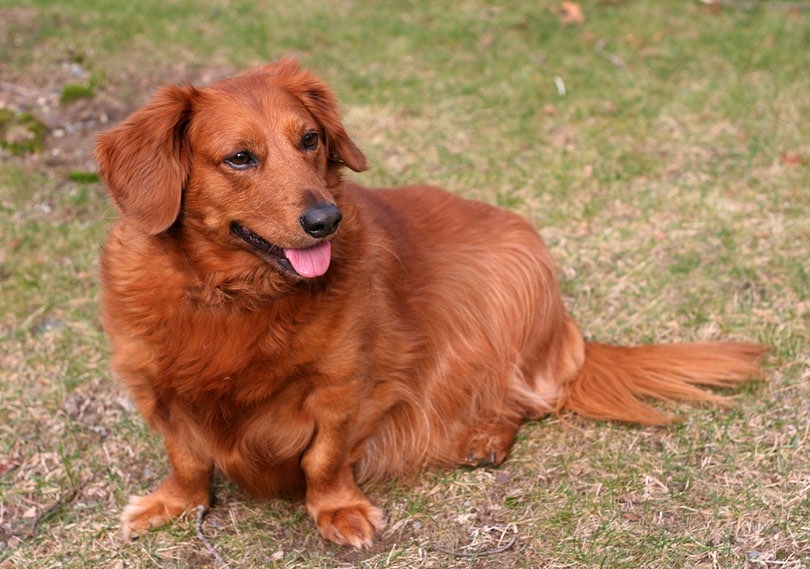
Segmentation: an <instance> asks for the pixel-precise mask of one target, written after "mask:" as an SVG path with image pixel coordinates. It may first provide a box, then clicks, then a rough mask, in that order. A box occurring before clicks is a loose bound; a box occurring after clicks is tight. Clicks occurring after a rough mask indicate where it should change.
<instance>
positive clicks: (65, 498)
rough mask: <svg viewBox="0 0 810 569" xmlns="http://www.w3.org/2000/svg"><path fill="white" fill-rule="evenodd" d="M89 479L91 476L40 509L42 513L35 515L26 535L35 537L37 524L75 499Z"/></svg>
mask: <svg viewBox="0 0 810 569" xmlns="http://www.w3.org/2000/svg"><path fill="white" fill-rule="evenodd" d="M90 480H92V478H88V479H87V480H85V481H84V482H82V483H81V484H78V485H76V486H74V487H73V488H71V489H70V490H68V491H67V492H65V493H64V494H62V495H61V496H59V498H57V499H56V501H55V502H54V503H52V504H51V505H50V506H48V507H47V508H45V509H44V510H42V513H40V514H39V515H38V516H37V519H35V520H34V524H33V525H32V526H31V531H30V532H29V534H28V535H29V536H30V537H32V538H33V537H36V535H37V530H38V529H39V524H41V523H42V522H43V521H45V520H46V519H48V518H49V517H50V516H51V515H53V513H54V512H56V511H57V510H59V509H61V508H63V507H65V506H67V505H68V504H70V503H71V502H72V501H73V500H75V499H76V496H78V495H79V492H81V491H82V489H83V488H84V487H85V486H87V485H88V484H89V483H90Z"/></svg>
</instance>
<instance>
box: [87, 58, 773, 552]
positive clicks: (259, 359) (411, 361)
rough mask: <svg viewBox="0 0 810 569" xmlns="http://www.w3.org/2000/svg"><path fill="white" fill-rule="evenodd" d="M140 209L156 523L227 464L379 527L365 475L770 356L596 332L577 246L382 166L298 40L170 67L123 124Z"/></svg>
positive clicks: (131, 322) (138, 511)
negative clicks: (287, 52) (620, 343)
mask: <svg viewBox="0 0 810 569" xmlns="http://www.w3.org/2000/svg"><path fill="white" fill-rule="evenodd" d="M96 156H97V160H98V163H99V170H100V174H101V176H102V178H103V180H104V181H105V183H106V185H107V187H108V189H109V193H110V195H111V196H112V199H113V200H114V201H115V204H116V205H117V207H118V209H119V210H120V218H119V220H118V221H117V223H115V225H113V227H112V228H111V230H110V233H109V236H108V238H107V241H106V245H105V247H104V252H103V259H102V280H103V293H102V305H103V308H102V312H103V322H104V326H105V329H106V331H107V333H108V335H109V337H110V339H111V341H112V344H113V348H114V355H113V361H112V368H113V370H114V372H115V374H116V375H117V376H118V377H119V378H120V380H121V382H122V383H123V384H124V385H125V386H126V387H127V388H128V390H129V391H130V393H131V394H132V397H133V398H134V400H135V403H136V404H137V406H138V409H139V410H140V412H141V414H142V415H143V417H144V418H145V420H146V421H147V422H148V424H149V425H150V426H151V427H152V428H154V429H155V430H157V431H158V432H159V433H160V434H161V435H162V436H163V438H164V440H165V444H166V451H167V454H168V457H169V462H170V463H171V473H170V474H169V476H168V477H167V478H166V479H165V480H164V481H163V483H162V484H161V485H160V486H159V487H158V488H157V489H156V490H155V491H154V492H152V493H151V494H149V495H148V496H145V497H133V498H131V500H130V502H129V505H127V507H126V508H125V509H124V512H123V514H122V521H123V531H124V534H125V535H126V536H129V537H133V536H137V535H138V534H140V533H142V532H144V531H145V530H147V529H148V528H151V527H155V526H158V525H161V524H163V523H165V522H167V521H168V520H170V519H171V518H172V517H174V516H176V515H178V514H180V513H181V512H183V511H184V510H186V509H188V508H191V507H194V506H197V505H203V506H207V505H208V504H209V500H210V481H211V477H212V473H213V471H214V469H219V470H221V471H223V472H224V473H225V474H226V475H227V476H228V477H229V478H230V479H231V480H233V481H235V482H236V483H237V484H238V485H239V486H241V487H242V488H244V489H245V490H247V491H248V492H249V493H251V494H252V495H255V496H258V497H269V496H275V495H279V494H281V495H290V494H293V495H294V494H295V493H303V494H304V496H305V500H306V507H307V509H308V511H309V513H310V514H311V515H312V517H313V518H314V520H315V522H316V524H317V526H318V529H319V530H320V532H321V534H322V535H323V536H324V537H325V538H326V539H328V540H331V541H334V542H336V543H339V544H346V545H352V546H355V547H362V546H367V545H369V544H370V543H371V542H372V540H373V536H374V533H375V531H377V530H379V529H381V528H382V527H383V525H384V520H383V514H382V513H381V511H380V510H379V509H378V508H376V507H375V506H373V505H372V504H371V503H370V502H369V500H368V498H366V496H365V495H364V494H363V491H362V490H361V487H360V484H362V483H363V482H364V481H367V480H370V479H379V478H381V477H385V476H394V475H398V474H403V473H406V472H408V471H414V470H416V469H420V468H423V467H427V466H432V465H460V464H464V465H479V464H484V463H491V464H496V465H497V464H499V463H501V462H502V461H503V460H504V459H505V458H506V456H507V455H508V453H509V449H510V447H511V445H512V443H513V441H514V438H515V433H516V431H517V430H518V428H519V426H520V425H521V423H522V422H523V421H526V420H529V419H534V418H538V417H541V416H544V415H547V414H549V413H554V412H560V411H564V410H566V411H573V412H576V413H579V414H580V415H583V416H585V417H591V418H595V419H606V420H618V421H627V422H633V423H642V424H648V425H655V424H660V423H664V422H666V421H668V420H669V418H668V417H667V416H665V415H664V414H662V413H661V412H659V411H656V410H655V409H654V408H652V407H650V406H648V405H647V403H646V402H645V401H644V400H645V399H647V398H650V397H652V398H663V399H683V400H692V401H714V402H719V401H722V397H721V396H719V395H716V394H712V393H710V392H707V391H704V390H702V389H700V388H699V387H697V386H698V385H709V386H721V387H725V386H730V385H733V384H735V383H738V382H740V381H743V380H745V379H747V378H751V377H755V376H759V375H760V370H759V368H758V365H757V360H758V358H759V357H760V355H761V354H762V353H763V352H764V349H763V348H762V347H761V346H759V345H755V344H747V343H731V342H728V343H726V342H719V343H693V344H674V345H649V346H639V347H616V346H609V345H604V344H598V343H592V342H586V341H584V340H583V338H582V336H581V334H580V331H579V328H578V327H577V324H576V323H575V322H574V320H573V319H572V318H571V316H569V314H568V313H567V312H566V309H565V307H564V306H563V302H562V299H561V295H560V290H559V286H558V282H557V278H556V276H555V268H554V263H553V261H552V259H551V257H550V255H549V252H548V250H547V248H546V247H545V245H544V244H543V241H542V240H541V238H540V237H539V236H538V234H537V232H536V231H535V229H534V228H533V227H532V226H531V225H530V224H529V223H528V222H526V221H525V220H523V219H522V218H520V217H518V216H517V215H515V214H513V213H509V212H506V211H503V210H500V209H497V208H495V207H493V206H491V205H487V204H485V203H480V202H476V201H470V200H466V199H463V198H460V197H457V196H454V195H451V194H449V193H446V192H444V191H441V190H439V189H436V188H432V187H427V186H413V187H403V188H395V189H374V190H372V189H366V188H363V187H360V186H358V185H355V184H354V183H351V182H348V181H344V180H343V178H342V177H341V171H342V170H343V169H344V168H349V169H351V170H354V171H355V172H360V171H363V170H365V169H366V158H365V157H364V156H363V154H362V152H361V151H360V150H359V149H358V148H357V146H356V145H355V143H354V142H353V141H352V140H351V139H350V138H349V136H348V135H347V133H346V130H345V129H344V127H343V125H342V124H341V121H340V118H339V116H338V106H337V102H336V100H335V97H334V95H333V94H332V92H331V91H330V89H329V88H328V87H327V86H326V85H325V84H324V83H323V82H321V81H320V80H319V79H317V78H316V77H314V76H313V75H312V74H311V73H310V72H308V71H306V70H304V69H302V68H300V67H299V66H298V64H297V63H296V62H294V61H293V60H289V59H287V60H282V61H281V62H279V63H276V64H273V65H268V66H266V67H262V68H260V69H257V70H254V71H250V72H248V73H245V74H242V75H239V76H237V77H234V78H231V79H227V80H223V81H219V82H216V83H214V84H212V85H209V86H207V87H203V88H196V87H193V86H174V87H168V88H165V89H163V90H162V91H160V92H159V93H157V95H155V96H154V98H153V99H152V100H151V101H150V102H149V103H148V104H147V105H146V106H144V107H143V108H141V109H140V110H138V111H136V112H135V113H134V114H132V115H131V116H130V117H129V118H128V119H126V120H125V121H124V122H123V123H122V124H120V125H119V126H117V127H115V128H114V129H112V130H111V131H109V132H107V133H105V134H103V135H101V137H100V139H99V142H98V146H97V150H96Z"/></svg>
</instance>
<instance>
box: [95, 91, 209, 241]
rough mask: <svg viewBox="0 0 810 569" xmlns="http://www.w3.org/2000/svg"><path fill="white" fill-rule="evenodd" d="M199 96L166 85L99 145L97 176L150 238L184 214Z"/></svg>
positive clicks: (103, 135) (116, 201)
mask: <svg viewBox="0 0 810 569" xmlns="http://www.w3.org/2000/svg"><path fill="white" fill-rule="evenodd" d="M195 96H196V90H195V89H194V88H193V87H167V88H165V89H163V90H161V91H160V92H158V93H157V94H156V95H155V96H154V97H153V98H152V100H151V101H150V102H149V103H147V104H146V106H144V107H143V108H141V109H140V110H137V111H135V112H134V113H133V114H132V115H130V116H129V118H127V119H126V120H125V121H124V122H123V123H121V124H120V125H118V126H117V127H115V128H113V129H112V130H110V131H108V132H106V133H104V134H102V135H101V136H99V138H98V142H97V144H96V161H97V162H98V166H99V175H100V176H101V178H102V179H103V180H104V182H105V183H106V184H107V189H108V191H109V193H110V195H111V196H112V198H113V200H114V201H115V203H116V205H117V206H118V208H119V209H120V211H121V214H122V215H123V216H124V217H125V218H127V219H129V220H131V221H132V222H133V223H134V224H135V225H136V226H137V227H138V228H139V229H141V230H142V231H144V232H146V233H148V234H150V235H156V234H158V233H161V232H163V231H165V230H166V229H168V228H169V227H170V226H171V225H172V224H173V223H174V222H175V220H176V219H177V216H178V215H179V213H180V203H181V199H182V194H183V188H184V187H185V185H186V182H187V181H188V175H189V167H190V162H191V160H190V158H191V156H190V150H189V148H188V144H187V142H186V139H185V130H186V126H187V124H188V121H189V119H190V117H191V109H192V102H193V100H194V98H195Z"/></svg>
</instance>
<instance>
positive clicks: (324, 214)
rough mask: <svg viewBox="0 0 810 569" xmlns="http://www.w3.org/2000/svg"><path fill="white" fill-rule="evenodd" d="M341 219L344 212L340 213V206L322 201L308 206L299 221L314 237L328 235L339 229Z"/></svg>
mask: <svg viewBox="0 0 810 569" xmlns="http://www.w3.org/2000/svg"><path fill="white" fill-rule="evenodd" d="M341 219H343V214H342V213H340V209H339V208H338V206H336V205H335V204H333V203H329V202H322V203H319V204H316V205H314V206H312V207H310V208H308V209H307V210H306V211H305V212H304V213H302V214H301V217H299V218H298V221H300V222H301V227H303V228H304V231H306V232H307V233H308V234H310V235H312V236H313V237H326V236H327V235H331V234H332V233H334V232H335V231H337V228H338V224H339V223H340V220H341Z"/></svg>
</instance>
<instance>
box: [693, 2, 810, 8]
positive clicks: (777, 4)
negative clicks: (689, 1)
mask: <svg viewBox="0 0 810 569" xmlns="http://www.w3.org/2000/svg"><path fill="white" fill-rule="evenodd" d="M700 2H701V3H702V4H706V5H707V6H723V7H724V8H738V9H740V10H755V9H757V8H772V9H777V10H810V2H746V1H744V0H742V1H741V0H700Z"/></svg>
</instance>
